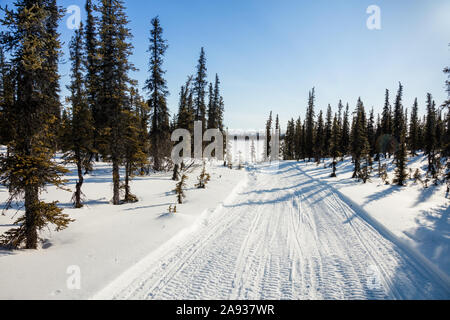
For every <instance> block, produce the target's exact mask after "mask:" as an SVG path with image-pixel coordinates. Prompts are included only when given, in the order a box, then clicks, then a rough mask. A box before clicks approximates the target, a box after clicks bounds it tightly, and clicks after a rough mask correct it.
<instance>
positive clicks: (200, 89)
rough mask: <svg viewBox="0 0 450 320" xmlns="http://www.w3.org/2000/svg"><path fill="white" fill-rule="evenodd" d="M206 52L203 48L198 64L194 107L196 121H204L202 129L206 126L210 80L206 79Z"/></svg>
mask: <svg viewBox="0 0 450 320" xmlns="http://www.w3.org/2000/svg"><path fill="white" fill-rule="evenodd" d="M206 72H207V69H206V54H205V50H204V49H203V48H201V50H200V57H199V59H198V64H197V73H196V75H195V78H194V83H193V85H194V109H195V121H201V122H202V129H203V130H204V129H205V128H206V103H205V98H206V87H207V85H208V81H207V80H206V76H207V74H206Z"/></svg>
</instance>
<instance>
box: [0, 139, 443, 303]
mask: <svg viewBox="0 0 450 320" xmlns="http://www.w3.org/2000/svg"><path fill="white" fill-rule="evenodd" d="M239 143H240V144H241V146H244V147H245V148H247V146H245V145H242V142H239ZM327 162H328V163H329V160H328V161H327ZM409 165H410V167H412V168H414V169H415V168H416V167H417V168H421V169H424V166H425V165H426V160H425V158H424V157H423V156H422V155H421V156H418V157H415V158H414V159H412V160H411V161H410V164H409ZM392 168H393V166H392V164H390V165H389V175H390V178H391V179H392V177H393V175H392ZM70 169H71V170H72V171H71V173H69V174H68V175H67V179H68V180H69V184H68V186H69V187H70V188H74V186H75V183H76V179H77V178H76V174H75V172H74V168H73V167H70ZM200 169H201V168H200V166H196V167H195V168H194V169H193V170H194V172H191V173H189V174H188V175H189V180H188V190H187V199H186V203H185V204H183V205H181V206H177V209H178V213H176V214H168V213H167V212H168V207H169V205H173V204H174V203H175V195H174V194H173V192H172V190H173V189H174V187H175V182H174V181H172V180H170V176H171V174H170V173H167V174H151V175H150V176H146V177H136V178H135V179H134V181H133V182H132V191H133V193H135V194H136V195H137V196H138V198H139V200H140V201H139V202H138V203H135V204H126V205H122V206H112V205H111V204H110V202H109V200H110V199H111V197H112V185H111V168H110V165H109V164H106V163H98V164H96V166H95V171H94V172H93V174H92V175H89V176H87V177H86V182H85V185H84V186H83V192H84V193H85V195H86V203H87V206H86V207H85V208H83V209H81V210H75V209H72V208H71V202H70V198H71V193H68V192H65V191H63V190H56V189H55V188H53V187H51V188H49V189H48V191H47V192H46V193H45V194H44V195H43V198H44V199H45V200H47V201H54V200H59V201H60V206H61V207H62V208H64V212H65V213H68V214H69V215H70V216H71V217H72V218H74V219H76V222H74V223H72V224H71V225H70V226H69V228H68V229H66V230H64V231H62V232H59V233H56V232H53V231H52V230H48V231H46V232H45V234H44V237H45V239H46V241H45V243H44V245H43V247H42V248H41V249H40V250H36V251H25V250H23V251H13V252H10V251H1V250H0V299H183V298H185V299H448V298H450V281H449V276H450V274H449V273H450V262H449V258H448V257H449V241H450V239H449V238H450V228H449V223H448V213H449V200H448V199H446V198H445V187H444V186H438V187H435V186H431V187H430V188H429V189H423V187H421V186H419V185H413V184H412V182H411V181H409V182H408V183H409V184H410V185H409V186H408V187H405V188H401V187H396V186H386V185H384V184H383V183H382V182H381V181H380V180H379V179H378V178H373V179H372V181H371V182H369V183H367V184H362V183H361V182H357V181H355V180H353V179H350V177H351V174H352V165H351V162H350V160H349V159H346V160H345V161H344V162H342V163H339V165H338V171H337V173H338V177H337V178H329V175H330V173H331V168H324V164H320V165H319V166H317V165H316V164H314V163H307V162H296V161H286V162H280V163H276V164H258V165H255V166H252V165H249V166H248V169H247V170H235V169H234V170H230V169H227V168H224V167H222V166H221V164H220V163H209V164H208V165H207V171H208V172H209V173H210V174H211V177H212V179H211V182H210V183H209V184H208V187H207V189H206V190H198V189H195V188H193V185H194V184H195V183H196V182H197V181H196V180H197V179H196V178H197V176H198V174H199V171H200ZM6 198H7V190H6V189H5V188H3V187H0V203H2V202H4V201H5V200H6ZM21 213H23V211H21V210H19V212H18V213H17V214H21ZM14 214H15V212H14V211H13V210H10V211H8V212H6V216H0V233H2V232H4V231H6V230H8V229H10V228H11V227H13V226H12V223H13V221H14V219H13V215H14ZM16 217H17V216H16ZM73 270H79V271H80V275H81V278H80V279H81V287H80V289H79V290H78V289H75V290H73V288H71V287H70V286H68V284H67V281H69V280H70V279H72V278H71V272H73Z"/></svg>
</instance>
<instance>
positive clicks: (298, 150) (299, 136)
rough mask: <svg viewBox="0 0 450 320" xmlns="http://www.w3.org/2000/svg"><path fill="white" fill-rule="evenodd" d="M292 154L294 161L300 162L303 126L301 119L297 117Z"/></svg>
mask: <svg viewBox="0 0 450 320" xmlns="http://www.w3.org/2000/svg"><path fill="white" fill-rule="evenodd" d="M294 142H295V143H294V146H295V148H294V154H295V159H296V160H297V161H300V159H302V157H303V125H302V119H301V118H300V117H299V118H298V119H297V121H296V122H295V136H294Z"/></svg>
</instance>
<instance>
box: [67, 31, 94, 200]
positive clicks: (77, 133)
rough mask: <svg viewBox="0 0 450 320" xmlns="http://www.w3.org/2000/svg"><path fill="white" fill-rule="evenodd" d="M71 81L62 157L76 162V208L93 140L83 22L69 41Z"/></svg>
mask: <svg viewBox="0 0 450 320" xmlns="http://www.w3.org/2000/svg"><path fill="white" fill-rule="evenodd" d="M70 61H71V62H72V68H71V83H70V85H69V86H68V89H69V90H70V98H69V101H70V103H71V105H72V112H71V113H72V119H71V121H69V124H70V125H69V126H68V129H69V131H70V132H69V134H68V135H67V136H68V138H69V139H67V141H68V142H69V146H65V149H68V150H70V151H69V152H67V153H66V154H65V158H66V159H67V160H69V161H70V162H73V163H75V165H76V167H77V173H78V181H77V183H76V186H75V193H74V195H73V198H72V199H73V203H74V207H75V208H82V207H83V203H82V199H81V198H82V192H81V187H82V186H83V182H84V176H83V175H84V172H86V171H90V170H91V167H92V163H91V161H92V157H91V155H92V151H93V142H94V126H93V119H92V114H91V110H90V109H89V104H88V95H87V92H86V86H85V81H84V71H85V67H84V62H85V52H84V47H83V26H82V25H81V26H80V29H78V30H76V31H75V35H74V36H73V38H72V41H71V43H70Z"/></svg>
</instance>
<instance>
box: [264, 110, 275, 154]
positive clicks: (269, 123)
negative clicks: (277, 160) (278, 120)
mask: <svg viewBox="0 0 450 320" xmlns="http://www.w3.org/2000/svg"><path fill="white" fill-rule="evenodd" d="M272 122H273V118H272V111H270V115H269V119H268V120H267V122H266V141H265V145H264V153H265V155H264V157H265V159H266V160H271V159H270V153H271V151H272V150H271V140H272Z"/></svg>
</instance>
